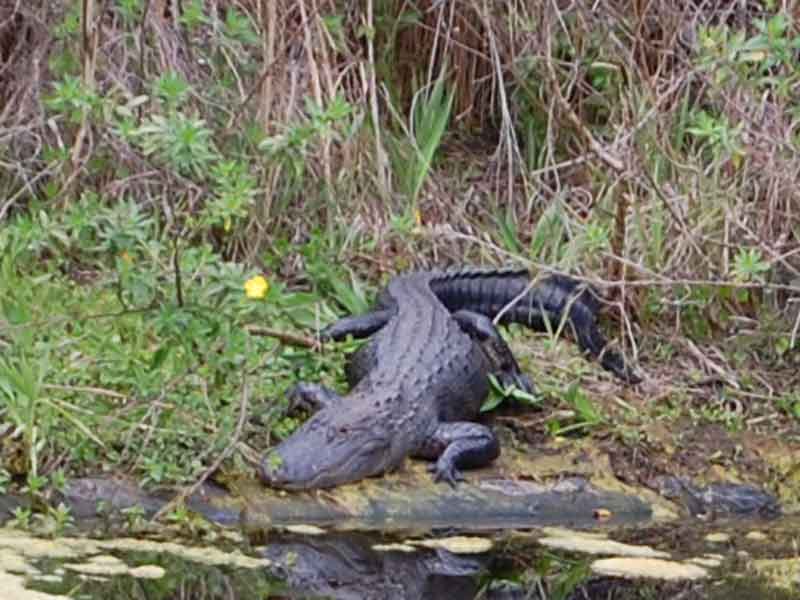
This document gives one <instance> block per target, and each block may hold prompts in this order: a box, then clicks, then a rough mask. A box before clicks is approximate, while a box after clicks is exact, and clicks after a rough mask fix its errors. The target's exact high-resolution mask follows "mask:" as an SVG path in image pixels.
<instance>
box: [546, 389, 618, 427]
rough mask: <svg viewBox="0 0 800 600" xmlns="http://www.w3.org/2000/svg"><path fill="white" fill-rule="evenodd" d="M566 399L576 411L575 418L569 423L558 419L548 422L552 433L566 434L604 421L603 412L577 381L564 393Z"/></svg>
mask: <svg viewBox="0 0 800 600" xmlns="http://www.w3.org/2000/svg"><path fill="white" fill-rule="evenodd" d="M562 400H564V401H565V402H566V403H567V404H568V405H569V406H570V407H571V408H572V409H573V410H574V411H575V419H574V422H573V423H570V424H568V425H564V424H562V423H561V422H560V421H558V420H556V419H551V420H550V421H548V422H547V430H548V432H549V433H550V434H551V435H566V434H567V433H570V432H572V431H576V430H580V429H589V428H592V427H596V426H597V425H600V424H601V423H603V422H604V420H605V419H604V417H603V415H602V413H601V412H600V411H599V410H598V409H597V407H596V406H595V405H594V404H593V403H592V401H591V399H590V398H589V397H588V396H587V395H586V394H585V393H584V392H583V391H581V389H580V388H579V387H578V384H577V383H573V384H572V385H570V386H569V388H568V389H567V391H566V392H564V395H563V396H562Z"/></svg>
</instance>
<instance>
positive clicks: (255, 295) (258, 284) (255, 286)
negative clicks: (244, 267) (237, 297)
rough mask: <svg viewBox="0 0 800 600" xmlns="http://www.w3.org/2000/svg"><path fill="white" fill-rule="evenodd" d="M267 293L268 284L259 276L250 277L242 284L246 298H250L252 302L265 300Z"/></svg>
mask: <svg viewBox="0 0 800 600" xmlns="http://www.w3.org/2000/svg"><path fill="white" fill-rule="evenodd" d="M268 291H269V282H268V281H267V280H266V279H264V278H263V277H262V276H261V275H256V276H255V277H251V278H250V279H248V280H247V281H245V282H244V293H245V294H247V297H248V298H252V299H253V300H261V299H262V298H266V296H267V292H268Z"/></svg>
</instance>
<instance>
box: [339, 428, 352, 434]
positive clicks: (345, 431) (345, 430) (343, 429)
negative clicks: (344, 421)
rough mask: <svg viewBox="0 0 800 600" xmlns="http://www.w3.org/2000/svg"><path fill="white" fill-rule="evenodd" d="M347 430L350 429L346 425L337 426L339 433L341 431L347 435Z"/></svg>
mask: <svg viewBox="0 0 800 600" xmlns="http://www.w3.org/2000/svg"><path fill="white" fill-rule="evenodd" d="M349 431H350V430H349V429H348V428H347V427H340V428H339V433H341V434H342V435H347V433H348V432H349Z"/></svg>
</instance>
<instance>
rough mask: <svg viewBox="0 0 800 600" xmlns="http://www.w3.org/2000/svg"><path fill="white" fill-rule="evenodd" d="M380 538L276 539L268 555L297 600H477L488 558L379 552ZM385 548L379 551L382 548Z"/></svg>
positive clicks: (276, 573)
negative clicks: (316, 598)
mask: <svg viewBox="0 0 800 600" xmlns="http://www.w3.org/2000/svg"><path fill="white" fill-rule="evenodd" d="M376 543H379V542H378V541H377V540H376V538H374V537H367V536H361V535H355V534H354V535H338V536H330V535H327V536H324V537H293V538H286V539H284V540H281V541H274V542H273V541H272V540H270V544H269V546H268V547H267V548H266V549H265V551H264V556H265V557H266V558H268V559H270V560H271V561H272V562H273V566H272V567H270V568H269V569H268V570H269V572H270V574H272V575H274V576H275V577H278V578H280V579H283V580H284V581H285V582H286V583H287V584H288V586H289V588H290V590H291V591H292V593H293V594H294V597H308V596H309V594H312V595H317V596H322V597H326V598H336V599H337V600H338V599H355V598H364V599H372V598H375V599H378V598H388V599H394V598H397V599H400V598H404V599H412V600H414V599H422V598H444V597H447V598H449V599H452V600H458V599H461V598H464V599H472V598H475V596H476V595H477V593H478V590H479V582H478V577H477V575H479V574H480V573H481V572H482V571H483V569H484V567H485V564H486V557H485V556H478V555H474V556H457V555H455V554H451V553H450V552H447V551H445V550H436V551H434V550H426V549H421V548H420V549H413V550H411V549H406V550H400V549H386V550H376V549H375V547H376V546H375V545H376ZM378 547H379V546H378Z"/></svg>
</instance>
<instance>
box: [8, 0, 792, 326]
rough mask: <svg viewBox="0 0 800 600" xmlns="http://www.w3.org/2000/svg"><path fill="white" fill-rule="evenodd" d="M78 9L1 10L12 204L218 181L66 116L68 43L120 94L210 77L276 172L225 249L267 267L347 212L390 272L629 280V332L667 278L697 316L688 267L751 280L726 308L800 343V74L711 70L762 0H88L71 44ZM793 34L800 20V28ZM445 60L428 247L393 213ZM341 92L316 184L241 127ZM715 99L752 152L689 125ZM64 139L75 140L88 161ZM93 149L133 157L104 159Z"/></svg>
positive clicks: (278, 124) (164, 199) (173, 203)
mask: <svg viewBox="0 0 800 600" xmlns="http://www.w3.org/2000/svg"><path fill="white" fill-rule="evenodd" d="M69 6H72V3H60V4H59V3H44V4H42V5H40V6H38V7H36V6H35V5H30V6H29V5H25V4H24V3H19V2H18V3H14V2H7V3H5V5H4V6H3V7H2V8H0V55H1V56H2V59H3V60H2V61H1V62H2V65H3V66H2V67H0V104H1V105H2V107H3V108H2V110H0V145H4V146H5V150H4V151H3V154H2V157H1V158H0V160H2V167H3V170H4V172H5V173H4V174H3V176H2V177H0V190H2V192H1V194H2V200H0V218H6V217H7V216H8V214H9V213H11V212H13V211H14V210H23V209H24V207H25V205H26V203H27V202H28V201H29V200H30V199H31V198H32V197H40V198H41V197H42V190H43V186H44V185H45V184H46V183H51V184H53V185H55V187H56V189H57V190H59V191H58V193H57V194H56V195H55V198H54V199H53V200H55V201H56V202H58V203H59V204H65V203H69V202H71V201H72V200H73V199H74V197H75V196H76V194H78V193H79V192H80V191H86V190H95V191H97V192H99V193H100V194H101V195H102V196H103V197H104V198H105V199H106V200H107V201H108V202H113V201H115V200H116V199H119V198H122V197H123V196H126V197H134V198H138V199H140V200H141V201H142V203H145V204H149V205H150V206H151V207H152V209H153V210H154V211H162V210H163V211H164V212H165V213H167V212H170V211H172V212H173V213H174V212H175V211H178V212H179V213H180V211H188V212H192V211H195V210H196V209H197V206H199V205H200V204H201V203H202V202H203V198H204V197H205V196H206V195H207V194H208V189H207V186H206V182H204V181H202V180H198V179H192V178H187V177H184V176H180V175H177V174H176V173H174V172H172V171H170V170H169V169H167V168H166V167H164V166H163V165H159V164H156V163H154V162H153V161H152V160H150V159H149V158H148V157H145V156H143V155H142V153H141V152H140V150H138V149H137V148H134V147H132V146H131V145H130V144H129V143H128V142H127V141H125V139H123V138H122V137H120V136H119V135H118V134H117V133H115V131H114V129H113V128H112V127H110V126H109V123H108V122H104V121H102V120H98V119H94V118H92V117H91V115H89V114H83V116H82V118H81V119H80V120H78V121H77V122H68V121H67V120H65V119H64V118H63V115H55V116H53V115H52V114H50V113H48V112H47V111H46V110H45V107H44V104H43V98H44V97H45V96H46V95H47V94H49V93H50V92H51V90H52V85H53V81H54V74H53V72H52V70H51V68H50V66H49V65H50V64H51V62H52V61H53V59H54V58H56V57H57V56H58V55H59V54H63V53H65V52H71V53H72V54H73V55H74V56H75V57H77V58H78V59H79V62H80V67H79V69H78V71H79V76H80V77H81V78H82V80H83V82H84V84H85V85H86V86H87V87H88V88H90V89H94V90H97V92H98V93H99V94H100V95H101V96H102V97H104V98H109V97H111V98H115V99H117V100H118V102H119V103H125V102H128V101H130V99H131V98H134V97H136V96H139V95H141V94H146V93H149V91H150V86H151V84H152V82H153V80H154V79H155V78H156V77H157V76H159V75H160V74H162V73H165V72H175V73H178V74H180V75H181V76H182V77H183V78H185V79H186V80H187V81H188V82H189V83H190V84H191V85H192V88H193V94H192V96H191V98H190V100H189V102H188V103H187V105H186V106H184V107H183V110H185V111H186V112H187V113H191V114H197V115H200V116H202V117H203V118H205V119H206V121H207V122H208V123H209V124H210V126H211V127H212V129H213V130H214V133H215V143H216V144H217V146H218V147H219V148H220V149H221V150H222V151H223V153H227V152H232V153H234V154H236V155H238V156H240V157H244V158H245V159H246V160H248V161H249V164H250V165H251V168H252V170H253V172H255V173H257V175H258V178H259V185H260V194H259V197H258V202H257V206H256V207H255V209H254V211H253V214H252V218H251V219H250V220H249V222H248V223H247V224H246V225H245V226H244V227H243V228H242V229H241V231H238V232H237V235H236V236H232V237H230V238H228V240H227V241H226V242H225V243H226V244H227V252H228V253H229V254H230V255H234V256H239V257H246V258H247V259H248V260H254V259H255V256H256V255H257V253H258V252H259V251H260V250H262V249H264V248H269V247H270V245H271V244H272V241H273V240H274V239H276V238H277V237H283V238H286V239H289V240H292V241H302V240H303V239H305V236H306V235H307V233H308V230H309V229H310V228H311V227H313V226H314V224H317V225H319V224H327V226H329V227H330V228H332V229H337V228H342V227H344V228H350V229H351V234H350V235H351V242H352V243H351V245H350V246H348V250H347V251H346V252H345V253H344V254H343V256H349V257H351V258H352V259H353V260H354V261H359V260H361V261H362V262H363V264H365V265H366V268H368V269H371V270H377V271H379V272H380V271H393V270H396V269H397V268H399V267H402V266H405V265H409V266H410V265H411V264H414V263H423V264H425V263H428V264H429V263H431V262H437V263H440V264H441V263H447V262H453V261H462V260H464V259H465V257H466V258H468V259H471V260H477V261H486V262H509V261H510V260H514V261H528V262H529V263H531V264H533V265H538V266H545V267H555V268H558V269H561V270H579V271H581V272H583V273H585V274H587V275H589V276H590V279H592V280H594V281H595V282H600V283H607V284H611V285H612V286H615V287H614V289H615V294H614V298H615V300H616V301H617V303H618V306H620V307H621V308H626V310H624V311H623V315H626V317H625V318H624V319H622V321H623V322H625V323H627V327H626V328H627V330H628V332H630V330H631V327H632V326H631V324H630V321H629V318H628V317H630V316H631V315H638V316H641V314H640V313H641V310H642V306H643V305H644V304H645V303H646V302H648V301H652V298H653V295H652V294H649V295H648V292H647V290H652V289H654V288H655V289H659V290H661V292H660V293H659V294H657V296H658V297H660V298H661V301H662V302H663V305H664V307H665V309H666V311H667V313H669V314H673V315H678V316H679V315H680V313H681V310H682V308H684V307H687V306H690V305H691V303H692V302H694V300H692V299H690V298H688V297H682V296H681V294H683V293H684V292H685V290H686V289H687V288H686V287H685V286H681V285H679V284H686V285H688V286H689V288H691V287H703V288H708V289H710V290H712V295H713V292H714V290H718V289H719V288H723V287H724V288H737V286H738V287H739V288H741V289H749V290H750V291H751V293H750V294H749V296H748V298H747V299H741V298H739V299H737V298H736V297H735V295H720V296H719V297H718V298H717V300H718V301H719V302H720V303H723V304H725V307H726V310H728V312H730V314H732V315H735V316H737V317H739V318H740V320H739V321H735V320H734V321H733V322H730V321H726V323H719V324H715V325H719V326H720V327H722V328H723V329H725V328H727V327H729V326H731V323H733V324H734V325H736V324H737V323H738V325H736V326H738V327H743V328H744V329H748V328H756V327H757V323H758V319H759V318H760V314H761V310H762V309H763V308H764V307H765V306H767V305H769V308H771V309H772V310H775V309H777V311H778V312H780V313H782V314H783V316H784V317H785V319H786V321H785V322H786V323H787V324H788V325H787V326H786V329H785V331H784V332H783V333H782V334H781V335H783V334H785V333H787V332H788V333H789V334H790V335H791V339H792V341H793V342H796V341H797V335H798V324H800V311H798V303H797V296H798V292H800V288H798V282H799V281H800V244H798V234H799V232H800V215H799V214H798V211H799V210H800V198H799V197H798V194H800V192H799V191H798V185H797V182H798V181H799V180H800V156H799V155H798V148H800V142H798V131H797V124H798V111H797V105H798V96H800V92H798V83H797V81H793V82H792V81H790V82H789V83H788V91H787V92H786V93H782V94H779V93H777V92H776V90H775V88H774V87H770V86H768V85H765V86H758V85H755V84H754V83H753V82H752V81H748V80H746V79H737V78H735V77H733V78H728V79H727V80H724V81H723V80H720V79H719V78H718V77H717V76H718V74H719V69H717V68H706V69H703V68H701V67H700V63H699V54H700V48H699V37H698V31H699V28H700V27H701V26H703V27H705V26H712V25H727V26H728V27H730V28H731V30H732V31H733V30H741V31H744V32H746V33H747V35H749V36H752V35H754V28H753V23H754V20H755V19H757V18H761V17H765V16H769V15H767V13H766V11H765V9H764V8H763V7H762V6H761V3H758V2H735V3H730V2H700V1H697V2H679V1H677V0H672V1H667V2H645V1H640V0H637V1H636V2H607V3H598V2H575V3H567V2H562V1H559V0H553V1H552V2H548V3H530V2H523V1H521V0H510V1H508V2H502V3H497V2H490V1H488V0H452V1H445V2H438V1H436V2H433V1H428V0H422V1H419V2H410V1H408V0H402V1H401V0H395V1H393V2H375V1H374V0H365V1H364V2H336V3H334V2H330V1H325V0H303V1H300V2H295V1H290V0H240V1H234V0H227V1H221V0H215V1H210V2H205V3H204V6H205V11H206V15H208V16H209V18H210V19H211V20H210V21H209V23H208V24H207V25H205V26H203V27H200V28H198V29H194V30H192V31H189V30H187V28H186V27H185V26H184V25H183V24H182V22H181V21H180V18H179V17H180V16H181V15H179V14H177V13H176V9H177V7H178V4H176V3H173V2H169V1H166V0H143V3H142V9H143V10H142V12H141V13H140V18H139V19H138V20H137V21H136V22H135V23H130V22H126V21H125V20H124V19H123V18H122V16H121V13H120V11H119V10H118V9H115V6H114V5H113V4H112V3H103V2H94V1H86V2H83V3H82V5H81V7H80V8H81V10H80V11H79V13H78V15H77V16H78V18H79V21H80V23H81V27H80V30H79V31H77V32H74V33H72V34H66V35H64V36H61V37H59V36H57V35H56V34H55V32H56V28H55V25H57V24H60V23H62V22H63V20H64V15H65V14H66V10H67V8H68V7H69ZM230 8H235V9H236V10H238V11H239V12H240V13H241V14H244V15H246V16H247V17H248V18H249V19H250V22H251V25H252V26H253V28H254V29H255V31H256V33H257V34H258V36H259V38H260V43H259V44H256V45H252V46H246V45H241V44H232V43H226V42H225V38H224V36H221V34H220V33H219V31H218V29H219V27H220V23H222V22H224V19H225V14H226V11H227V10H228V9H230ZM796 12H797V11H796V9H795V13H796ZM790 16H794V17H795V18H796V17H798V15H797V14H794V15H790ZM215 17H216V18H217V20H214V18H215ZM789 34H790V35H791V36H792V37H796V36H797V35H798V31H797V23H796V22H794V23H793V24H792V25H791V27H790V31H789ZM211 55H213V56H214V58H215V60H213V61H211V60H208V57H209V56H211ZM795 56H796V53H795ZM774 72H775V76H776V77H786V78H790V77H794V76H795V75H791V74H789V73H788V72H787V68H786V67H776V68H775V69H774ZM442 73H444V76H445V79H446V81H447V83H448V85H449V86H450V88H451V89H453V90H454V107H453V112H452V118H451V120H450V125H449V128H448V131H447V134H446V136H445V140H444V142H445V143H444V145H443V146H442V148H441V149H440V151H439V152H438V155H437V157H436V159H437V160H436V163H435V165H434V169H433V171H432V172H431V174H430V175H429V177H427V179H426V182H425V185H424V188H423V194H422V197H421V199H420V203H419V209H420V215H421V220H422V225H423V226H422V227H421V228H418V230H417V233H416V234H415V237H412V238H411V239H412V240H413V244H409V240H408V239H407V238H404V237H403V236H402V235H399V234H396V233H393V230H392V227H391V225H390V221H391V217H392V216H394V215H397V214H399V213H401V212H402V211H403V210H405V209H406V208H407V205H408V198H406V197H405V196H404V195H403V193H402V192H401V190H400V187H399V185H398V180H397V173H396V170H395V168H394V165H393V162H392V155H391V147H392V144H393V143H404V139H405V133H406V132H407V131H408V130H409V129H410V126H409V123H408V115H409V112H410V110H411V108H412V106H413V105H414V103H415V102H416V101H417V99H418V98H419V94H420V91H421V90H425V89H427V88H428V87H429V86H431V85H432V83H433V82H434V81H436V80H437V78H439V77H440V75H441V74H442ZM222 80H225V81H228V82H229V83H228V85H226V86H224V87H221V86H220V85H217V84H218V83H219V82H220V81H222ZM337 96H343V97H345V98H346V99H347V100H348V102H350V103H351V104H352V105H353V107H354V109H355V114H356V119H357V120H358V121H360V122H361V123H362V126H361V127H360V128H359V129H357V130H356V132H355V134H354V135H351V136H349V137H336V136H332V137H326V138H323V139H321V140H320V142H319V143H317V144H312V145H310V146H308V147H307V148H306V149H305V151H304V152H305V154H304V167H305V169H304V172H303V175H302V179H301V181H300V182H299V183H298V181H297V180H296V179H293V178H292V177H291V176H290V175H289V173H287V167H286V165H285V164H280V163H275V162H274V161H270V160H267V159H265V158H264V155H263V153H260V152H259V151H257V150H255V149H254V148H253V147H252V145H248V144H247V143H244V142H243V141H242V136H241V132H242V130H243V129H244V128H245V127H247V126H249V125H250V124H253V123H257V124H259V125H260V126H261V127H262V128H263V131H264V132H265V134H266V135H280V134H283V133H285V132H286V131H287V130H289V129H291V128H292V127H296V126H297V125H298V124H301V123H303V122H306V121H307V120H308V112H307V105H306V102H307V100H309V99H310V100H312V101H313V102H314V103H316V104H317V105H320V106H325V105H328V104H329V103H330V102H331V100H332V99H333V98H335V97H337ZM701 109H702V110H707V111H709V112H713V113H714V114H717V115H720V116H724V117H726V118H727V119H728V121H729V123H730V124H732V125H736V126H738V127H740V130H739V138H738V139H739V141H738V144H739V148H740V156H738V157H733V156H725V155H724V154H725V153H723V156H720V157H716V158H713V159H710V158H709V156H708V153H707V152H704V151H701V148H700V147H699V145H698V144H697V143H695V142H692V140H691V136H689V135H688V134H687V133H686V129H687V127H688V122H687V118H688V117H691V116H692V115H696V114H697V113H698V112H699V111H700V110H701ZM143 110H148V109H139V117H140V118H142V117H143V115H144V114H145V113H144V112H143ZM687 115H688V117H687ZM376 123H377V124H378V126H377V127H375V126H374V124H376ZM526 124H530V127H528V128H526V127H527V126H526ZM398 141H399V142H398ZM405 143H409V142H408V140H407V139H405ZM47 147H50V148H60V149H65V151H66V154H67V156H68V160H65V159H64V158H62V159H59V160H56V159H53V158H52V157H51V156H50V155H49V154H48V153H46V152H45V148H47ZM97 158H105V159H107V161H108V160H110V161H111V162H113V168H112V167H111V166H110V165H109V164H108V163H106V165H105V166H103V167H97V165H95V164H93V163H92V160H94V159H97ZM120 165H123V166H124V170H125V172H126V175H125V176H121V175H120V172H121V171H122V170H121V169H120V168H119V166H120ZM554 207H556V208H558V209H559V210H560V211H561V214H562V217H561V222H562V227H561V228H560V229H558V230H557V232H556V234H555V235H557V236H559V237H563V238H564V239H563V240H562V242H563V245H564V247H565V248H567V251H565V252H562V253H561V254H560V255H559V256H558V260H557V261H556V262H555V263H553V262H552V261H551V260H550V259H551V258H552V255H551V254H538V255H532V254H530V253H529V252H528V251H527V248H529V246H530V243H531V240H532V239H533V238H534V237H535V235H536V227H537V224H539V223H540V217H541V215H543V214H546V213H547V212H548V210H552V209H553V208H554ZM499 216H504V218H505V219H506V220H507V221H509V222H512V223H514V224H515V225H516V233H515V235H516V238H517V242H518V247H517V248H516V249H514V248H509V247H508V245H504V244H503V243H502V241H501V237H500V236H498V235H497V230H496V227H495V220H496V219H497V218H498V217H499ZM167 218H170V217H167ZM592 226H601V227H605V228H606V230H607V231H608V233H609V236H610V240H609V245H608V246H607V247H606V248H605V249H604V250H603V251H602V252H596V251H592V250H590V249H589V250H587V246H586V244H585V236H586V234H587V231H588V229H587V228H590V227H592ZM656 237H657V238H658V243H656V240H655V238H656ZM368 238H371V239H378V240H379V243H378V245H377V252H371V253H361V252H360V251H359V249H358V248H359V245H358V243H357V242H358V240H359V239H368ZM352 240H354V241H352ZM410 248H413V250H412V251H409V249H410ZM520 249H522V252H521V254H520V253H519V250H520ZM743 249H756V250H758V251H759V252H760V254H761V257H762V259H763V260H765V261H766V262H767V263H768V264H769V266H770V269H769V271H768V272H767V273H766V274H765V275H764V277H763V280H762V281H758V280H756V281H755V282H754V283H747V282H742V281H739V280H736V279H735V272H734V271H735V269H734V265H735V259H736V256H737V255H738V253H739V252H740V251H741V250H743ZM545 256H546V257H547V259H546V260H547V262H548V264H546V265H545V264H542V262H543V260H545V259H544V258H543V257H545ZM287 263H292V260H291V257H287ZM620 282H622V284H620ZM631 307H633V311H631V310H630V309H631ZM710 314H711V316H710V317H709V318H711V319H713V318H714V316H713V311H712V312H711V313H710ZM677 319H678V317H676V321H675V322H676V323H678V322H679V320H677Z"/></svg>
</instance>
